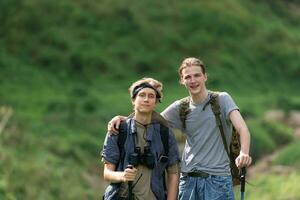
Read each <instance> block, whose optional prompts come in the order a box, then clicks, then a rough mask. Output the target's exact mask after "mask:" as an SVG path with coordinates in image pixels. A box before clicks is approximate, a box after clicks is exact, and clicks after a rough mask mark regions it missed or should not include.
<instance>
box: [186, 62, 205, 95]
mask: <svg viewBox="0 0 300 200" xmlns="http://www.w3.org/2000/svg"><path fill="white" fill-rule="evenodd" d="M206 80H207V76H206V74H203V72H202V69H201V67H199V66H192V67H187V68H185V69H183V70H182V73H181V83H182V84H183V85H184V86H185V87H186V88H187V89H188V91H189V92H190V94H191V95H197V94H199V93H201V91H202V89H203V88H204V87H205V82H206Z"/></svg>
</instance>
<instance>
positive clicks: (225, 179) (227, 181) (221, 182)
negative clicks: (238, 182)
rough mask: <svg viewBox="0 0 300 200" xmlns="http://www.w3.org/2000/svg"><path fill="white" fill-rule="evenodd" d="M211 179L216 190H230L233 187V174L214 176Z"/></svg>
mask: <svg viewBox="0 0 300 200" xmlns="http://www.w3.org/2000/svg"><path fill="white" fill-rule="evenodd" d="M211 181H212V188H213V189H214V190H215V191H216V192H229V191H230V190H231V189H232V179H231V176H212V177H211Z"/></svg>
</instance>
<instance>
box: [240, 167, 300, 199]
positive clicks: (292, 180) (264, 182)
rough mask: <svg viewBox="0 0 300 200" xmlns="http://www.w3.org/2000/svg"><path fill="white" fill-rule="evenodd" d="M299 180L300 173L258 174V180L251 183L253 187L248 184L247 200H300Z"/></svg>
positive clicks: (252, 180)
mask: <svg viewBox="0 0 300 200" xmlns="http://www.w3.org/2000/svg"><path fill="white" fill-rule="evenodd" d="M299 178H300V174H299V172H294V173H291V174H287V175H286V174H283V175H278V174H273V173H261V174H257V175H256V178H255V179H251V181H250V183H252V184H253V185H250V184H246V192H245V199H249V200H257V199H260V200H273V199H299V198H300V191H299ZM237 189H239V188H237ZM239 196H240V194H239V191H236V197H239Z"/></svg>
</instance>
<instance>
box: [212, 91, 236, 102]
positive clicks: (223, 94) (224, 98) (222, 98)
mask: <svg viewBox="0 0 300 200" xmlns="http://www.w3.org/2000/svg"><path fill="white" fill-rule="evenodd" d="M211 93H212V94H216V95H218V98H219V100H220V101H227V100H229V99H232V98H231V96H230V94H229V93H228V92H224V91H223V92H214V91H213V92H211Z"/></svg>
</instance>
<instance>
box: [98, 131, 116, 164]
mask: <svg viewBox="0 0 300 200" xmlns="http://www.w3.org/2000/svg"><path fill="white" fill-rule="evenodd" d="M101 156H102V158H103V159H104V160H105V161H106V162H109V163H112V164H115V165H117V164H118V163H119V160H120V150H119V146H118V135H114V134H109V133H107V134H106V137H105V141H104V144H103V150H102V153H101Z"/></svg>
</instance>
